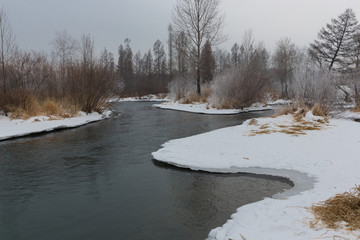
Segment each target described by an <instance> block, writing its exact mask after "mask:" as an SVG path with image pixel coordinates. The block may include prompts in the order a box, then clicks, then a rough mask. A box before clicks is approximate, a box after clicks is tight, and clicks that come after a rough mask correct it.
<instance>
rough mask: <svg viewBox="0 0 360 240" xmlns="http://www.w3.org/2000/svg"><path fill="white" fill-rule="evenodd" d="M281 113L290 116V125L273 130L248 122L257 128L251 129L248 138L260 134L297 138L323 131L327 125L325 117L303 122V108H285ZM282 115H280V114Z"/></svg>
mask: <svg viewBox="0 0 360 240" xmlns="http://www.w3.org/2000/svg"><path fill="white" fill-rule="evenodd" d="M282 112H285V113H286V114H291V115H292V116H293V119H294V121H293V122H292V123H291V124H276V125H275V126H276V127H275V128H272V127H271V126H270V125H269V124H263V125H260V126H259V125H258V123H257V121H256V120H255V119H254V120H250V121H249V125H254V126H257V129H253V130H251V132H250V136H255V135H261V134H271V133H275V132H280V133H285V134H289V135H294V136H299V135H306V132H307V131H315V130H321V129H323V127H324V125H326V124H328V123H329V119H328V118H327V117H323V118H322V119H318V120H316V121H305V120H304V117H305V115H306V113H307V112H308V110H307V109H304V108H300V109H298V108H296V109H295V108H292V107H291V108H287V109H283V110H282ZM281 115H282V114H281ZM278 116H279V115H275V116H272V117H273V118H275V117H278Z"/></svg>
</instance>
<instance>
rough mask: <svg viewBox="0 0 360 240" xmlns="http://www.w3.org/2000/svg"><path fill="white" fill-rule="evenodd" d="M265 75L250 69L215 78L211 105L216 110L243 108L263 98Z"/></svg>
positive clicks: (266, 78) (266, 79) (233, 71)
mask: <svg viewBox="0 0 360 240" xmlns="http://www.w3.org/2000/svg"><path fill="white" fill-rule="evenodd" d="M267 81H268V77H267V74H266V73H265V72H263V71H256V70H254V69H252V68H246V67H245V68H241V69H239V70H232V71H228V72H227V73H224V74H222V75H220V76H218V77H216V78H215V80H214V82H213V85H212V89H213V95H212V98H211V103H212V105H213V106H214V107H217V108H244V107H248V106H250V105H251V104H252V103H254V102H256V101H260V100H261V99H262V97H263V96H264V92H263V90H264V87H265V85H266V83H267Z"/></svg>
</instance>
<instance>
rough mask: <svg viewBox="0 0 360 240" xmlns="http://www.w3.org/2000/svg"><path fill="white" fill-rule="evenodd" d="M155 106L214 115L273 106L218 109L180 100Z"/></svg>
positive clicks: (262, 109) (268, 108) (253, 110)
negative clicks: (183, 102) (184, 102)
mask: <svg viewBox="0 0 360 240" xmlns="http://www.w3.org/2000/svg"><path fill="white" fill-rule="evenodd" d="M154 107H157V108H161V109H168V110H176V111H183V112H191V113H201V114H213V115H216V114H217V115H231V114H239V113H246V112H255V111H266V110H271V109H273V107H271V106H264V105H263V104H254V105H252V106H251V107H248V108H244V109H217V108H213V107H211V106H210V105H209V104H207V103H193V104H182V103H179V102H164V103H161V104H154Z"/></svg>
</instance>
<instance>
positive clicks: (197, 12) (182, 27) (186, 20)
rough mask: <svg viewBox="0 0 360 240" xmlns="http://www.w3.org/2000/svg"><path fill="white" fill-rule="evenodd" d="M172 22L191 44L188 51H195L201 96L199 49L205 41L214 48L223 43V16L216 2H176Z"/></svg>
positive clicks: (183, 0)
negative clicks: (193, 49)
mask: <svg viewBox="0 0 360 240" xmlns="http://www.w3.org/2000/svg"><path fill="white" fill-rule="evenodd" d="M173 21H174V23H175V25H176V27H177V28H178V30H179V31H183V32H184V33H185V34H186V35H187V37H188V38H189V40H190V41H191V43H192V46H190V48H189V49H188V50H189V51H191V50H192V48H193V47H195V49H196V54H195V57H196V82H197V93H198V94H199V95H200V94H201V86H200V83H201V82H200V78H201V70H200V65H201V49H202V47H203V45H204V44H205V42H206V40H209V42H210V43H211V44H212V45H213V46H214V45H217V44H220V43H222V42H223V41H225V39H226V36H224V35H223V34H222V29H223V24H224V16H223V15H221V14H220V12H219V1H218V0H177V4H176V6H175V8H174V15H173Z"/></svg>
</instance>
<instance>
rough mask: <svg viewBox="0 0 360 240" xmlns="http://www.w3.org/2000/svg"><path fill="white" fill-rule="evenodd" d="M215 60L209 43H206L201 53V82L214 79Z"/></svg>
mask: <svg viewBox="0 0 360 240" xmlns="http://www.w3.org/2000/svg"><path fill="white" fill-rule="evenodd" d="M214 71H215V58H214V55H213V52H212V49H211V44H210V41H206V43H205V45H204V48H203V50H202V52H201V78H202V82H203V83H204V82H210V81H212V80H213V78H214Z"/></svg>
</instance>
